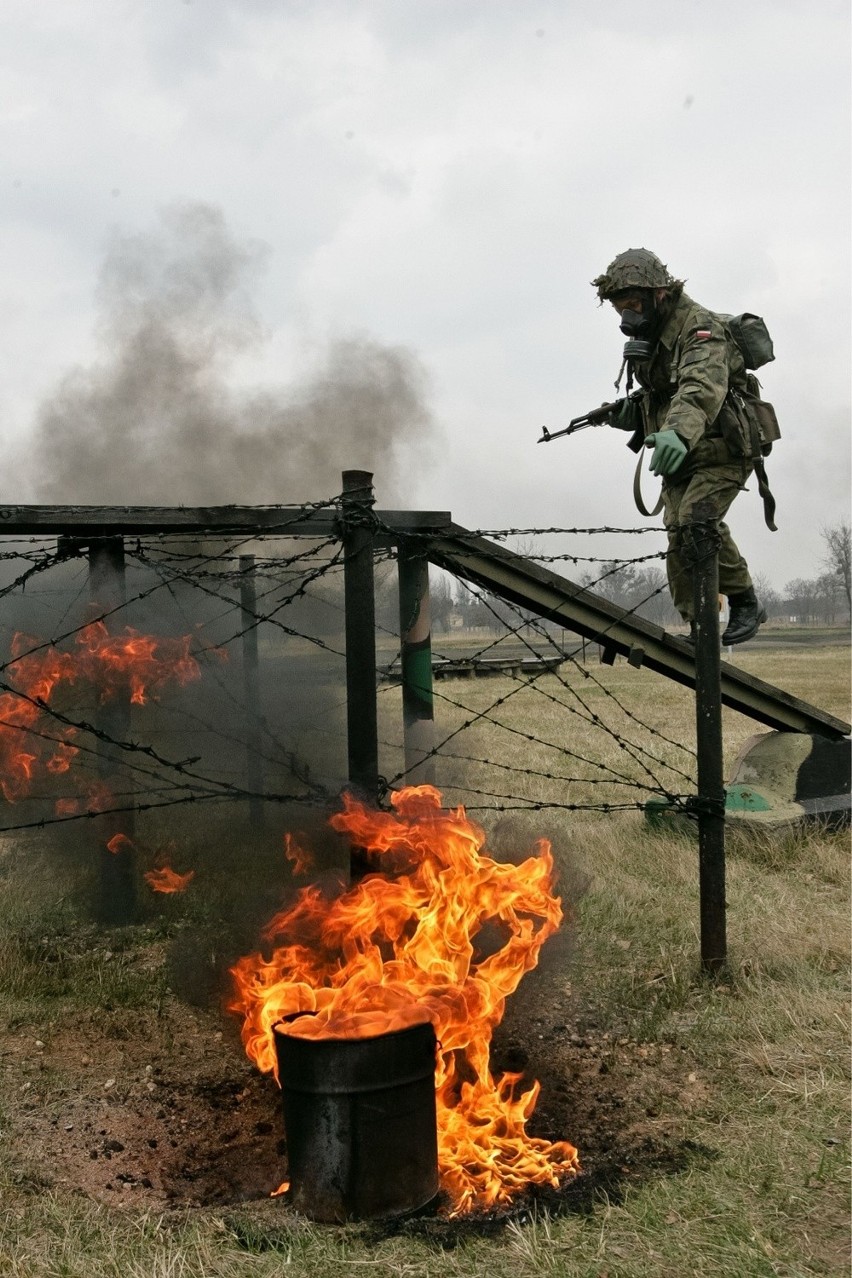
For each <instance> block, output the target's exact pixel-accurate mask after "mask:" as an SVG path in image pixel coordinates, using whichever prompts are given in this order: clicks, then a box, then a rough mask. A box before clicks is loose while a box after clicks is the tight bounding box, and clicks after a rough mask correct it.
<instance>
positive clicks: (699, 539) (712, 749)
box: [690, 524, 727, 973]
mask: <svg viewBox="0 0 852 1278" xmlns="http://www.w3.org/2000/svg"><path fill="white" fill-rule="evenodd" d="M691 534H692V536H691V540H692V547H691V551H692V554H691V555H690V558H692V559H693V565H694V566H693V604H694V609H695V631H696V637H695V720H696V729H697V738H698V802H699V812H698V876H699V893H700V913H701V964H702V967H703V968H704V969H705V971H708V972H713V973H715V972H718V971H719V970H720V969H721V968H722V967H723V966H724V963H725V960H726V958H727V936H726V918H725V910H726V901H725V783H724V773H723V768H724V764H723V758H722V690H721V676H722V667H721V649H720V641H719V561H718V549H719V533H718V529H717V527H716V525H715V524H710V525H704V524H701V525H698V524H696V525H693V526H692V528H691Z"/></svg>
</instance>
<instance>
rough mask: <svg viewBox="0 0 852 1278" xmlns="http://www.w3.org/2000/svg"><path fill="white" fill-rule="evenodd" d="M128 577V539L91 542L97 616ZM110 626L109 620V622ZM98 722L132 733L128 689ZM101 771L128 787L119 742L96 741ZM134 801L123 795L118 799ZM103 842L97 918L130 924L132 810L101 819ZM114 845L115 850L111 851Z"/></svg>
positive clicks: (110, 731)
mask: <svg viewBox="0 0 852 1278" xmlns="http://www.w3.org/2000/svg"><path fill="white" fill-rule="evenodd" d="M126 598H127V593H126V589H125V581H124V541H123V539H122V538H121V537H102V538H99V539H98V540H97V541H93V542H91V543H90V545H89V599H90V601H91V603H92V605H93V607H94V609H95V610H96V615H98V614H101V613H106V612H109V611H110V610H111V609H113V608H117V607H120V606H121V604H123V603H124V602H125V601H126ZM105 624H106V625H107V626H111V625H112V623H111V621H110V620H109V619H108V620H107V622H106V623H105ZM94 723H95V727H96V728H98V729H99V730H100V731H101V732H103V733H105V734H106V735H107V736H109V737H112V738H113V739H114V740H116V741H127V740H128V738H129V737H130V689H129V687H128V688H122V689H120V691H119V692H117V693H116V695H115V696H114V697H112V698H111V699H110V700H109V701H104V702H101V703H100V704H99V705H98V706H97V708H96V710H95V713H94ZM98 775H99V778H100V780H101V781H102V782H103V784H104V786H105V787H107V788H108V789H109V790H110V791H111V792H113V793H114V792H116V791H117V790H118V789H119V781H121V788H122V789H123V790H127V789H128V788H129V785H130V782H129V777H128V776H127V774H123V773H122V767H121V759H120V757H119V755H118V752H117V751H116V749H115V747H113V746H110V745H109V744H108V743H107V742H102V741H99V742H98ZM119 802H120V804H121V806H122V807H125V806H128V807H129V806H130V803H129V799H128V798H127V797H126V796H123V797H122V799H121V800H120V801H119V800H116V803H119ZM98 825H99V827H100V829H99V833H100V834H101V836H102V838H101V846H100V902H99V908H98V914H99V917H100V918H101V919H102V920H103V921H104V922H105V923H114V924H124V923H131V922H132V921H133V919H134V917H135V914H136V856H135V851H134V846H133V841H132V840H133V834H134V827H135V822H134V814H133V812H132V811H128V812H114V813H105V814H104V816H103V817H102V818H101V819H100V821H99V822H98ZM112 849H114V850H112Z"/></svg>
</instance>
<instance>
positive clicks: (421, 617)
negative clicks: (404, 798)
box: [397, 541, 435, 785]
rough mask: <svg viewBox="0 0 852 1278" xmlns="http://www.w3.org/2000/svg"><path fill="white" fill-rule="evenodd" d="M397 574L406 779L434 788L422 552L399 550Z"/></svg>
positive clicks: (429, 655)
mask: <svg viewBox="0 0 852 1278" xmlns="http://www.w3.org/2000/svg"><path fill="white" fill-rule="evenodd" d="M397 568H398V571H399V641H400V664H401V666H402V729H403V738H404V742H405V773H406V777H405V779H406V781H407V782H408V784H409V785H422V784H428V785H434V784H435V756H434V755H433V754H432V750H433V749H434V746H435V732H434V720H435V714H434V702H433V700H432V627H431V616H430V606H429V602H430V601H429V560H428V559H427V558H426V557H425V554H424V552H423V549H422V547H421V546H418V547H414V546H412V545H411V544H410V543H407V542H404V541H403V542H401V543H400V546H399V557H398V560H397Z"/></svg>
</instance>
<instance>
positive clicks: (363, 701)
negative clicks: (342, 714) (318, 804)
mask: <svg viewBox="0 0 852 1278" xmlns="http://www.w3.org/2000/svg"><path fill="white" fill-rule="evenodd" d="M374 500H375V498H374V495H373V476H372V474H371V472H370V471H367V470H345V471H344V472H343V491H342V505H343V594H344V603H345V608H346V738H347V750H348V760H349V782H350V785H351V786H352V787H353V788H355V789H356V790H358V791H359V792H360V794H361V796H362V797H363V798H365V799H367V800H369V801H370V802H371V803H375V802H376V801H377V799H378V794H379V730H378V715H377V710H376V599H375V585H374V577H373V542H374V534H373V515H372V509H373V503H374Z"/></svg>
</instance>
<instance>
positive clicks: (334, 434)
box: [24, 204, 432, 505]
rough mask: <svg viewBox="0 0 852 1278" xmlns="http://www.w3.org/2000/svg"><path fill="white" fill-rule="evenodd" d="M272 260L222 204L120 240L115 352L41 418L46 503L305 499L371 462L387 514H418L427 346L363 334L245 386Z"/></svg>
mask: <svg viewBox="0 0 852 1278" xmlns="http://www.w3.org/2000/svg"><path fill="white" fill-rule="evenodd" d="M266 257H267V253H266V250H265V249H264V247H263V246H262V245H259V244H257V243H240V242H238V241H237V240H236V239H235V238H234V237H233V235H232V234H231V233H230V231H229V230H228V227H227V225H226V223H225V220H224V217H223V215H222V213H221V211H220V210H218V209H216V208H214V207H211V206H209V205H206V204H183V205H180V206H177V207H173V208H170V209H168V210H165V211H164V212H163V213H162V214H161V215H160V221H159V225H158V226H157V228H156V229H155V230H154V231H153V232H151V233H147V234H132V235H129V234H121V235H116V236H115V238H114V241H113V243H112V245H111V247H110V249H109V252H108V254H107V257H106V260H105V262H104V266H103V269H102V273H101V280H100V285H99V290H98V294H99V296H98V300H99V306H100V311H101V320H100V324H99V331H98V337H99V341H100V345H101V348H102V351H103V354H102V357H101V358H100V359H99V360H98V361H97V362H96V363H94V364H93V365H92V366H91V367H88V368H75V369H73V370H71V371H70V372H68V373H67V374H66V376H65V377H64V378H63V380H62V382H61V384H60V385H59V387H58V389H57V391H56V393H55V394H54V395H53V396H52V398H51V399H50V400H49V401H48V402H47V403H45V404H44V405H43V406H42V408H41V410H40V412H39V415H38V420H37V424H36V430H35V433H34V437H33V439H32V441H31V444H30V449H29V452H28V464H27V465H25V467H24V469H25V470H26V471H27V472H28V474H29V485H28V486H29V488H30V492H31V499H33V500H37V501H43V502H49V503H71V502H83V503H91V504H103V505H114V504H147V503H154V504H169V505H174V504H178V503H181V504H183V503H185V504H190V505H191V504H202V503H207V504H214V503H231V502H236V503H245V504H261V503H278V502H288V503H301V502H307V501H312V500H318V499H319V500H322V499H324V498H326V497H329V496H332V495H334V494H335V493H337V492H339V490H340V473H341V471H342V470H346V469H350V468H355V469H365V470H372V471H373V472H374V473H375V475H376V488H377V492H378V494H379V497H380V504H387V502H388V499H389V498H392V499H393V500H395V501H401V502H402V504H408V505H410V504H411V493H410V491H409V483H407V482H406V472H408V473H410V470H411V464H412V462H414V461H418V462H422V461H423V460H424V456H423V450H424V447H425V446H426V445H428V443H430V442H431V438H430V437H431V434H432V421H431V417H430V413H429V410H428V408H427V406H426V392H427V385H426V383H427V378H426V375H425V372H424V369H423V367H422V365H421V364H420V362H419V360H418V359H417V357H416V356H415V355H414V354H413V353H412V352H411V351H409V350H406V349H405V348H403V347H391V346H385V345H382V344H381V343H379V342H377V341H374V340H371V339H370V338H368V337H363V336H358V337H347V338H343V339H337V340H333V341H331V342H330V343H329V345H328V347H327V349H326V350H325V352H324V354H323V355H321V356H320V358H319V359H318V360H317V362H316V363H315V364H314V366H312V367H311V368H306V369H305V370H304V372H303V374H302V376H301V377H300V378H298V379H297V380H296V382H295V383H294V384H290V385H288V386H285V387H274V388H271V389H265V390H263V391H261V392H258V391H249V390H246V389H244V388H239V387H236V388H235V387H234V386H233V384H232V380H233V378H232V374H233V365H234V360H235V359H236V357H238V356H240V355H244V354H246V353H247V352H251V351H252V350H255V349H257V348H258V346H259V345H260V344H261V343H262V342H263V340H264V333H263V329H262V326H261V324H260V322H259V320H258V318H257V315H256V313H255V308H254V306H253V303H252V298H251V287H252V284H253V283H254V282H255V281H256V279H257V277H258V274H259V273H260V272H261V271H262V269H263V267H264V263H265V260H266ZM229 375H231V380H230V381H229Z"/></svg>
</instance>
